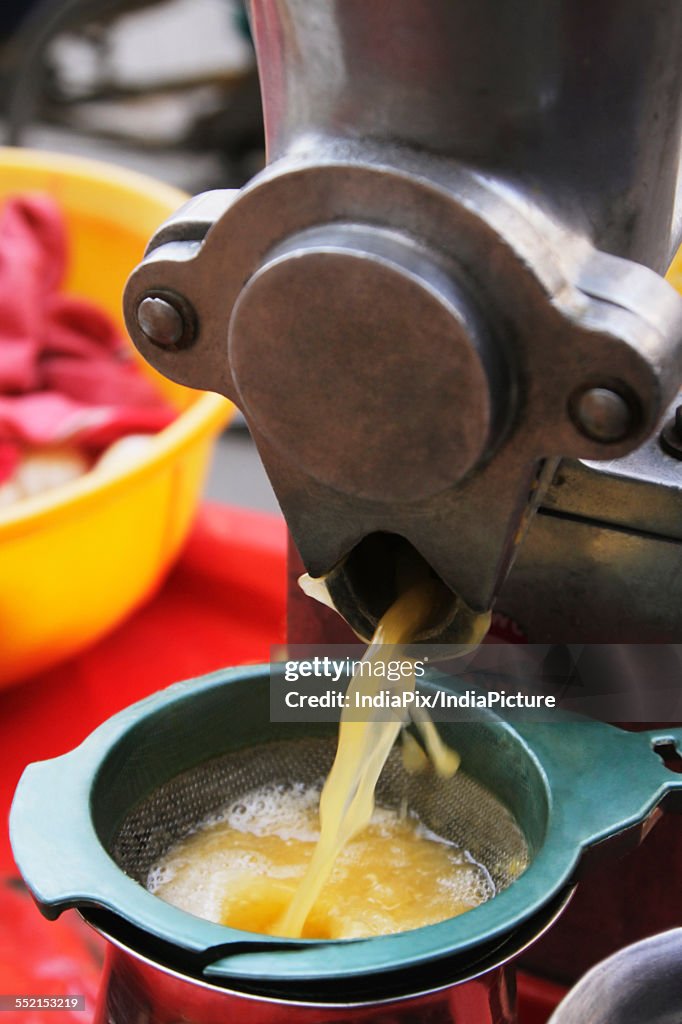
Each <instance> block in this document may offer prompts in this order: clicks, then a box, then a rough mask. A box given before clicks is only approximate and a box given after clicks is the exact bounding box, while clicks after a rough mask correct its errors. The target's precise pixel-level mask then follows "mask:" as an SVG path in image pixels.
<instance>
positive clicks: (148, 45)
mask: <svg viewBox="0 0 682 1024" xmlns="http://www.w3.org/2000/svg"><path fill="white" fill-rule="evenodd" d="M0 78H1V84H2V89H1V93H0V95H1V96H2V100H1V102H2V110H1V111H0V118H1V126H0V127H1V132H2V141H3V143H4V144H10V145H17V146H28V147H33V148H37V149H42V150H50V151H56V152H61V153H68V154H75V155H78V156H87V157H92V158H95V159H98V160H104V161H108V162H110V163H113V164H118V165H121V166H124V167H128V168H131V169H133V170H135V171H139V172H142V173H144V174H148V175H151V176H152V177H155V178H158V179H160V180H162V181H164V182H166V183H168V184H170V185H174V186H176V187H178V188H181V189H183V190H185V191H186V192H189V193H196V192H200V191H203V190H205V189H210V188H236V187H239V186H240V185H242V184H243V183H244V182H245V181H246V180H247V179H248V178H250V177H251V176H252V175H253V174H254V173H256V172H257V171H258V169H259V168H260V167H261V166H262V164H263V162H264V151H263V125H262V114H261V105H260V93H259V88H258V77H257V73H256V66H255V59H254V53H253V48H252V45H251V40H250V36H249V30H248V23H247V18H246V14H245V10H244V7H243V5H242V4H241V3H239V0H4V3H3V4H2V5H0ZM205 497H207V498H209V499H211V500H216V501H223V502H229V503H231V504H235V505H239V506H244V507H249V508H257V509H261V510H265V511H276V510H277V502H276V500H275V498H274V495H273V493H272V490H271V488H270V485H269V482H268V480H267V478H266V476H265V474H264V473H263V471H262V469H261V466H260V461H259V459H258V457H257V455H256V454H255V450H254V447H253V445H252V442H251V439H250V437H249V435H248V431H247V430H246V428H245V425H244V422H243V420H242V418H241V416H237V418H236V419H235V420H234V421H233V422H232V424H231V426H230V428H229V429H228V430H227V431H226V432H225V433H224V434H223V435H222V437H221V438H220V441H219V443H218V445H217V446H216V451H215V455H214V461H213V467H212V470H211V473H210V476H209V479H208V482H207V486H206V490H205Z"/></svg>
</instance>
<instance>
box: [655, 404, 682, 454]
mask: <svg viewBox="0 0 682 1024" xmlns="http://www.w3.org/2000/svg"><path fill="white" fill-rule="evenodd" d="M659 440H660V442H661V448H662V449H663V451H664V452H667V453H668V455H672V456H673V458H675V459H682V405H678V406H677V408H676V409H675V415H674V416H673V418H672V419H670V420H668V422H667V423H666V424H665V426H664V427H663V429H662V430H661V435H660V438H659Z"/></svg>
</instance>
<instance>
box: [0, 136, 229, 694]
mask: <svg viewBox="0 0 682 1024" xmlns="http://www.w3.org/2000/svg"><path fill="white" fill-rule="evenodd" d="M31 190H40V191H44V192H48V193H49V194H50V195H52V196H54V198H55V199H57V200H58V202H59V203H60V204H61V206H62V208H63V209H64V211H65V212H66V216H67V220H68V226H69V232H70V239H71V249H72V251H71V261H70V273H69V277H68V280H67V282H66V285H65V287H66V289H67V290H68V291H69V292H71V293H74V294H79V295H83V296H87V297H88V298H90V299H92V300H94V301H95V302H97V303H99V304H100V305H101V306H102V307H103V308H104V309H105V310H107V311H108V312H109V313H110V314H111V315H112V316H113V317H114V318H115V319H116V321H117V322H118V323H119V324H120V325H121V327H122V326H123V321H122V317H121V294H122V291H123V286H124V283H125V280H126V278H127V276H128V274H129V273H130V271H131V270H132V268H133V267H134V266H135V264H136V263H137V262H139V260H140V258H141V257H142V253H143V251H144V247H145V244H146V242H147V240H148V239H149V237H150V235H151V234H152V233H153V231H154V230H155V228H156V227H158V225H159V223H160V222H161V221H162V220H164V219H165V218H166V217H167V216H168V215H169V214H170V213H171V212H172V211H173V210H175V209H177V207H178V206H180V205H181V203H182V202H184V200H185V199H186V196H185V195H184V194H183V193H182V192H179V191H177V190H176V189H173V188H170V187H169V186H167V185H163V184H160V183H159V182H157V181H154V180H153V179H151V178H146V177H144V176H142V175H139V174H135V173H132V172H129V171H125V170H122V169H119V168H117V167H112V166H109V165H107V164H102V163H97V162H95V161H90V160H82V159H76V158H72V157H67V156H62V155H56V154H46V153H38V152H33V151H30V150H14V149H2V148H0V202H2V201H3V200H4V199H5V198H6V197H8V196H9V195H13V194H17V193H20V192H26V191H31ZM142 365H143V366H144V368H145V371H146V372H147V373H148V374H149V375H150V376H151V377H153V378H154V380H155V381H156V382H157V385H158V387H159V389H160V390H161V391H162V392H163V394H164V395H165V396H166V398H168V400H169V401H170V402H171V403H172V404H173V405H174V406H175V407H176V408H177V409H178V410H180V411H181V415H180V416H179V417H178V419H177V420H176V421H175V422H174V423H173V424H172V425H171V426H170V427H168V428H167V429H166V430H164V431H162V432H161V433H160V434H158V435H157V436H156V437H154V438H153V439H152V440H151V443H150V446H149V448H148V449H147V450H146V451H145V452H144V453H143V454H142V455H140V456H139V457H138V458H137V460H136V461H135V462H134V463H131V464H129V465H126V466H122V467H112V468H111V469H109V470H105V469H103V470H101V471H95V472H92V473H88V474H86V475H85V476H83V477H81V478H79V479H78V480H75V481H73V482H72V483H69V484H67V485H64V486H62V487H59V488H56V489H55V490H53V491H48V492H46V493H45V494H44V495H41V496H39V497H37V498H33V499H28V500H26V501H22V502H19V503H17V504H16V505H14V506H9V507H7V508H4V509H0V686H5V685H8V684H10V683H14V682H17V681H19V680H20V679H23V678H25V677H26V676H29V675H31V674H32V673H34V672H37V671H38V670H40V669H43V668H46V667H48V666H49V665H52V664H55V663H56V662H58V661H61V660H62V659H64V658H67V657H68V656H69V655H72V654H75V653H76V652H78V651H80V650H82V649H83V648H84V647H86V646H87V645H88V644H90V643H92V642H93V641H94V640H96V639H97V638H98V637H100V636H101V635H102V634H104V633H106V632H107V630H109V629H111V628H112V627H113V626H115V625H116V624H117V623H118V622H120V621H121V620H122V619H123V618H125V616H126V615H127V614H128V613H129V612H130V611H131V610H132V609H133V608H135V607H136V606H137V605H139V604H141V603H142V602H143V601H144V600H145V599H146V598H147V597H148V596H149V595H150V594H151V593H152V591H153V590H154V588H155V587H156V586H157V585H158V584H159V582H160V581H161V579H162V578H163V575H164V573H165V572H166V570H167V569H168V568H169V567H170V565H171V563H172V562H173V560H174V558H175V557H176V555H177V554H178V551H179V549H180V547H181V545H182V542H183V540H184V538H185V536H186V534H187V531H188V529H189V526H190V524H191V521H192V516H193V513H194V510H195V508H196V504H197V501H198V498H199V494H200V489H201V487H202V484H203V480H204V476H205V471H206V468H207V464H208V459H209V456H210V451H211V446H212V441H213V438H214V437H215V435H216V434H217V433H219V431H220V430H221V429H222V428H223V426H224V425H225V424H226V423H227V421H228V420H229V418H230V416H231V414H232V412H233V411H234V407H233V406H232V405H231V404H230V403H229V402H228V401H227V400H226V399H224V398H221V397H219V396H217V395H212V394H204V393H202V392H196V391H190V390H189V389H187V388H183V387H180V386H179V385H176V384H172V383H171V382H170V381H167V380H165V378H161V377H160V376H159V375H157V374H155V373H154V371H153V370H152V369H151V368H150V367H148V366H147V365H146V364H142Z"/></svg>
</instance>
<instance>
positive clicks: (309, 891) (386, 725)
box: [274, 580, 489, 938]
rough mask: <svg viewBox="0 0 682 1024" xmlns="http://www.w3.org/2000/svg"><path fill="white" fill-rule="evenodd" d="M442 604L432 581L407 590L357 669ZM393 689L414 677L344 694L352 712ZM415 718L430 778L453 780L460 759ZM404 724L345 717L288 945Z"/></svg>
mask: <svg viewBox="0 0 682 1024" xmlns="http://www.w3.org/2000/svg"><path fill="white" fill-rule="evenodd" d="M441 600H442V584H440V583H438V581H435V580H423V581H421V582H419V583H416V584H413V585H412V586H410V587H409V588H408V589H406V590H405V592H404V593H403V594H401V595H400V596H399V597H398V598H397V600H396V601H395V602H394V603H393V604H392V605H391V607H390V608H389V609H388V611H386V613H385V614H384V615H383V617H382V618H381V619H380V621H379V624H378V626H377V628H376V631H375V633H374V636H373V638H372V642H371V644H370V646H369V648H368V650H367V652H366V653H365V656H364V658H363V661H372V662H379V661H381V660H383V657H384V655H383V648H384V645H387V644H390V645H391V649H392V656H395V655H396V654H399V653H400V652H399V650H398V651H397V650H396V648H400V647H401V646H405V645H408V644H410V643H412V642H413V641H414V638H415V637H416V636H418V635H419V633H420V632H421V631H422V630H423V629H424V628H425V627H426V626H427V625H428V623H429V621H430V620H431V619H432V617H433V615H434V612H435V611H436V610H437V608H438V604H439V601H441ZM488 622H489V617H488V616H480V617H478V618H477V619H475V620H474V621H473V622H472V623H471V624H470V626H469V627H468V628H469V635H468V636H466V637H464V636H463V637H462V638H461V642H462V644H467V645H470V644H475V643H478V642H479V641H480V640H481V639H482V637H483V635H484V634H485V631H486V629H487V626H488ZM405 660H410V659H405ZM391 685H393V686H396V685H398V686H399V687H400V689H401V690H406V689H408V688H411V689H414V686H415V677H414V673H412V674H411V675H410V676H408V677H406V676H405V675H403V676H402V677H401V679H400V682H399V683H398V684H395V683H394V684H391V683H387V679H386V677H385V675H379V674H377V675H375V674H374V673H371V674H369V675H364V674H363V673H361V672H358V673H356V674H355V676H354V677H353V678H352V680H351V682H350V685H349V688H348V696H349V698H350V701H349V704H350V707H351V708H352V707H355V706H356V703H355V701H356V696H355V695H356V694H362V695H372V696H373V695H375V694H377V693H378V692H379V691H380V690H381V689H384V688H386V687H387V686H388V687H389V688H390V686H391ZM413 718H414V721H415V725H416V726H417V728H418V729H419V731H420V733H421V734H422V738H423V740H424V743H425V746H426V749H427V751H428V754H429V756H430V757H431V759H432V761H433V763H434V766H435V768H436V771H437V772H439V774H442V775H444V776H451V775H453V774H454V773H455V772H456V771H457V768H458V766H459V756H458V755H457V754H456V753H455V751H453V750H450V749H449V748H448V747H447V746H446V745H445V744H444V743H443V742H442V740H441V739H440V737H439V735H438V732H437V730H436V728H435V726H434V724H433V722H432V721H431V720H430V718H429V716H428V714H427V713H426V712H423V711H422V712H420V713H418V714H417V713H415V714H414V715H413ZM403 724H404V715H403V713H402V711H395V712H393V714H391V713H390V712H384V715H383V716H382V718H381V720H379V721H376V720H375V721H366V722H358V721H352V720H351V715H350V713H349V711H348V710H344V711H343V713H342V715H341V724H340V728H339V742H338V747H337V751H336V758H335V760H334V764H333V765H332V769H331V771H330V773H329V776H328V778H327V781H326V782H325V785H324V789H323V790H322V795H321V798H320V838H319V841H318V843H317V845H316V847H315V850H314V852H313V856H312V858H311V860H310V863H309V865H308V868H307V871H306V873H305V876H304V878H303V880H302V882H301V884H300V885H299V887H298V889H297V891H296V893H295V894H294V897H293V899H292V901H291V903H290V905H289V907H288V909H287V910H286V911H285V913H284V914H283V915H282V917H281V918H280V920H279V921H278V923H277V927H276V928H275V929H274V934H277V935H282V936H285V937H289V938H297V937H300V935H301V934H302V931H303V927H304V925H305V922H306V919H307V917H308V915H309V914H310V912H311V910H312V908H313V906H314V905H315V903H316V901H317V899H318V896H319V895H320V892H321V890H322V888H323V886H324V884H325V882H326V881H327V879H328V878H329V876H330V874H331V872H332V869H333V867H334V862H335V860H336V858H337V857H338V855H339V853H340V852H341V850H342V849H343V847H344V846H345V844H346V843H347V842H348V841H349V840H350V839H352V838H353V836H355V835H357V834H358V833H359V832H360V831H361V830H362V829H364V828H365V827H366V826H367V825H368V824H369V821H370V819H371V817H372V813H373V810H374V791H375V788H376V784H377V781H378V779H379V775H380V774H381V771H382V769H383V767H384V765H385V763H386V760H387V759H388V756H389V754H390V752H391V749H392V747H393V744H394V742H395V740H396V738H397V736H398V733H399V732H400V729H401V727H402V726H403ZM417 750H418V745H417V744H416V742H414V741H412V747H411V749H410V748H408V751H407V753H408V756H409V758H410V759H411V761H412V763H414V762H415V760H417V759H418V757H419V756H420V755H419V753H417Z"/></svg>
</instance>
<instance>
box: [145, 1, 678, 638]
mask: <svg viewBox="0 0 682 1024" xmlns="http://www.w3.org/2000/svg"><path fill="white" fill-rule="evenodd" d="M251 21H252V29H253V34H254V39H255V44H256V50H257V55H258V62H259V69H260V76H261V83H262V92H263V102H264V110H265V123H266V135H267V150H268V167H267V168H266V169H265V170H264V171H263V172H262V173H261V174H259V175H258V176H257V177H256V178H255V179H253V181H251V182H250V183H249V184H248V185H247V186H246V187H245V188H244V189H242V190H241V191H232V190H229V191H218V192H212V193H206V194H204V195H201V196H198V197H196V198H195V199H193V200H191V201H190V202H189V203H188V204H187V206H185V207H184V208H183V209H182V210H180V211H179V212H178V214H176V215H175V217H173V218H171V220H170V221H168V222H167V223H166V224H165V225H164V226H163V227H162V228H161V229H160V230H159V231H158V232H157V234H156V235H155V236H154V238H153V239H152V241H151V243H150V246H149V249H148V251H147V255H146V257H145V259H144V261H143V263H142V264H141V265H140V266H139V267H138V268H137V270H136V271H135V273H134V274H133V275H132V278H131V280H130V282H129V284H128V288H127V292H126V303H125V304H126V316H127V322H128V325H129V328H130V331H131V334H132V336H133V339H134V341H135V343H136V344H137V346H138V347H139V349H140V351H141V352H142V353H143V355H144V356H145V357H146V358H147V359H148V360H149V361H150V362H151V363H152V364H153V365H154V366H155V367H156V368H157V369H159V370H160V371H161V372H162V373H164V374H166V375H167V376H169V377H171V378H173V379H174V380H177V381H180V382H182V383H185V384H188V385H191V386H195V387H202V388H208V389H212V390H217V391H220V392H222V393H223V394H225V395H227V396H228V397H230V398H232V399H234V400H235V401H236V402H237V404H238V405H239V406H240V407H241V408H242V409H243V411H244V414H245V416H246V418H247V420H248V423H249V426H250V428H251V431H252V433H253V436H254V438H255V440H256V443H257V445H258V448H259V451H260V454H261V456H262V458H263V462H264V464H265V466H266V469H267V471H268V473H269V475H270V478H271V480H272V483H273V485H274V488H275V491H276V492H277V495H278V498H279V501H280V503H281V505H282V509H283V511H284V514H285V516H286V518H287V521H288V524H289V527H290V530H291V532H292V535H293V538H294V540H295V543H296V545H297V548H298V550H299V552H300V555H301V557H302V560H303V563H304V564H305V566H306V568H307V569H308V571H309V572H310V573H311V575H313V576H326V577H327V581H328V586H329V589H330V592H331V595H332V597H333V599H334V601H335V603H336V606H337V608H338V610H339V611H340V612H341V613H342V614H343V616H344V617H345V618H346V620H347V621H348V622H349V624H350V625H351V626H352V627H353V628H354V629H355V631H356V632H357V633H359V634H360V635H361V636H365V637H366V636H367V635H369V634H370V633H371V632H372V629H373V626H374V625H375V624H376V621H377V618H378V616H379V615H380V614H381V613H382V611H383V610H384V608H385V607H386V605H387V603H388V601H389V600H390V596H391V595H390V593H387V592H386V591H385V590H382V588H381V586H380V585H378V583H377V580H378V579H379V577H383V578H384V579H388V578H389V576H390V572H388V571H386V568H387V565H388V567H389V568H390V562H391V559H392V558H394V557H395V555H394V553H395V551H396V550H402V551H404V550H405V549H406V548H408V549H409V550H410V551H416V552H418V554H419V556H421V558H423V559H425V560H426V562H427V563H428V564H429V565H430V566H431V567H432V569H433V570H435V572H436V573H437V574H438V575H439V576H440V577H441V578H442V579H443V581H444V582H445V583H446V584H447V585H448V587H450V588H451V590H452V591H453V592H454V593H456V594H458V595H460V596H461V597H462V598H463V599H464V600H465V601H466V603H467V604H468V605H469V606H470V607H472V608H474V609H476V610H483V609H487V608H488V607H490V606H491V604H492V603H493V602H494V601H495V598H496V597H497V595H498V594H500V590H501V595H500V607H502V609H503V610H504V611H507V612H508V613H510V614H512V615H513V616H514V617H515V618H517V619H518V620H519V622H520V623H521V624H522V625H523V627H524V629H525V630H526V632H527V633H528V634H529V635H531V636H532V637H533V638H537V639H549V638H552V639H572V638H577V639H581V640H589V639H599V640H602V641H608V640H613V639H622V638H623V637H627V638H628V639H634V638H637V639H640V640H647V639H659V640H662V639H670V638H674V637H679V625H678V623H677V621H676V620H677V618H678V616H677V614H676V610H675V609H676V606H677V599H678V598H679V597H682V592H681V591H682V582H681V581H682V572H680V571H679V570H680V569H682V561H681V557H682V556H681V555H680V552H681V551H682V547H681V546H680V544H679V541H680V530H681V527H680V523H682V515H679V514H678V513H679V511H680V505H681V500H682V499H681V497H680V487H679V466H678V463H677V461H676V459H675V457H674V456H673V455H670V454H668V452H669V451H670V450H671V449H670V446H669V447H668V450H667V451H663V450H662V449H661V448H660V447H659V446H658V444H657V442H650V441H647V439H648V438H650V437H651V436H652V433H653V431H654V430H655V429H656V427H657V425H658V424H659V423H660V421H661V420H662V418H663V417H665V416H666V415H667V413H666V410H668V407H669V406H670V403H671V402H672V401H673V399H674V396H675V394H676V393H677V389H678V387H679V384H680V380H681V379H682V346H681V339H682V298H680V297H679V296H678V295H677V293H676V292H675V291H674V290H673V289H672V288H671V287H670V286H669V285H668V284H666V283H665V282H664V281H663V280H662V279H661V278H660V277H659V276H658V275H659V274H660V273H662V272H665V270H666V268H667V266H668V264H669V262H670V259H671V256H672V254H673V253H674V251H675V250H676V247H677V243H678V241H679V235H680V227H681V223H682V204H681V203H680V200H679V179H680V173H679V159H680V151H679V139H680V122H681V109H682V88H681V86H682V7H680V5H679V3H678V2H677V0H651V2H647V3H643V2H642V0H597V2H596V3H590V4H581V3H577V2H575V0H551V2H549V3H548V2H546V0H524V2H523V3H511V2H507V0H503V2H500V0H481V2H480V3H477V4H468V3H465V2H453V0H424V2H420V3H415V2H414V0H372V3H367V2H366V0H324V2H320V3H310V2H308V0H286V2H285V0H279V2H273V0H260V2H258V0H254V2H253V3H252V4H251ZM673 447H674V445H673ZM632 453H634V454H632ZM560 460H563V461H560ZM538 508H540V510H541V512H542V513H543V514H542V515H540V516H537V517H536V518H535V525H534V526H533V527H532V529H531V531H530V535H529V537H528V540H527V542H526V544H525V545H524V546H523V547H522V550H521V555H520V557H519V559H518V560H517V569H516V571H515V572H512V574H511V576H509V581H508V583H507V585H506V586H504V587H503V584H504V581H505V579H506V578H507V576H508V574H509V569H510V567H511V565H512V562H513V561H514V559H515V556H516V554H517V552H518V549H519V548H520V547H521V546H522V540H523V537H524V535H525V533H526V530H527V527H528V524H529V522H530V520H531V518H532V514H533V512H535V511H536V510H537V509H538ZM449 627H450V621H449V619H448V615H447V614H445V615H444V617H443V621H442V622H441V623H439V624H438V626H437V628H436V630H435V634H434V635H433V636H432V639H438V640H441V641H447V639H448V636H449V633H448V630H449ZM632 630H636V634H635V636H633V634H632V632H631V631H632Z"/></svg>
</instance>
